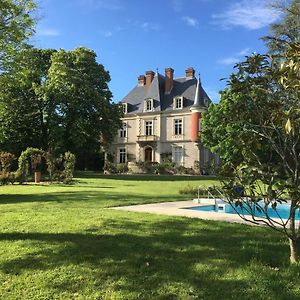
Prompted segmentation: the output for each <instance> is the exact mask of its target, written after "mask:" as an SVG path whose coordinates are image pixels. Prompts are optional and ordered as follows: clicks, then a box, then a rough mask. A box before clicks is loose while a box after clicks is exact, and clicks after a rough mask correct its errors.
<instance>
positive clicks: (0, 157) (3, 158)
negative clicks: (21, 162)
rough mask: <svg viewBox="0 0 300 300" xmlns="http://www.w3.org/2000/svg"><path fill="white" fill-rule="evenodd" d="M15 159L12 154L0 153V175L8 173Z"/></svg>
mask: <svg viewBox="0 0 300 300" xmlns="http://www.w3.org/2000/svg"><path fill="white" fill-rule="evenodd" d="M14 159H15V156H14V155H13V154H12V153H9V152H4V151H0V165H1V172H2V174H4V173H8V172H9V171H10V170H9V168H10V166H11V163H12V161H13V160H14Z"/></svg>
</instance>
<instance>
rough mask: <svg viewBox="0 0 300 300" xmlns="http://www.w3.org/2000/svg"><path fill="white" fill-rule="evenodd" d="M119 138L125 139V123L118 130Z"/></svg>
mask: <svg viewBox="0 0 300 300" xmlns="http://www.w3.org/2000/svg"><path fill="white" fill-rule="evenodd" d="M119 137H120V138H122V139H125V138H127V123H125V122H123V123H122V128H121V129H119Z"/></svg>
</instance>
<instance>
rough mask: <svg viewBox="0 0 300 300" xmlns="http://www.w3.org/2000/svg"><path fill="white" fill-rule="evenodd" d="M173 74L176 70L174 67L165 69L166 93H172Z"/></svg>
mask: <svg viewBox="0 0 300 300" xmlns="http://www.w3.org/2000/svg"><path fill="white" fill-rule="evenodd" d="M173 74H174V70H173V69H172V68H166V69H165V77H166V78H165V93H170V92H171V90H172V87H173Z"/></svg>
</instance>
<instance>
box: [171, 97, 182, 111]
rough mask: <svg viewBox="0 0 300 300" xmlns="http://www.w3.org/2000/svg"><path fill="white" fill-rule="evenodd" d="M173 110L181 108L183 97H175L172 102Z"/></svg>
mask: <svg viewBox="0 0 300 300" xmlns="http://www.w3.org/2000/svg"><path fill="white" fill-rule="evenodd" d="M173 107H174V109H181V108H182V107H183V97H176V98H174V100H173Z"/></svg>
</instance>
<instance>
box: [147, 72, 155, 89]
mask: <svg viewBox="0 0 300 300" xmlns="http://www.w3.org/2000/svg"><path fill="white" fill-rule="evenodd" d="M153 78H154V72H153V71H147V72H146V87H147V88H149V86H150V84H151V82H152V80H153Z"/></svg>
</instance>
